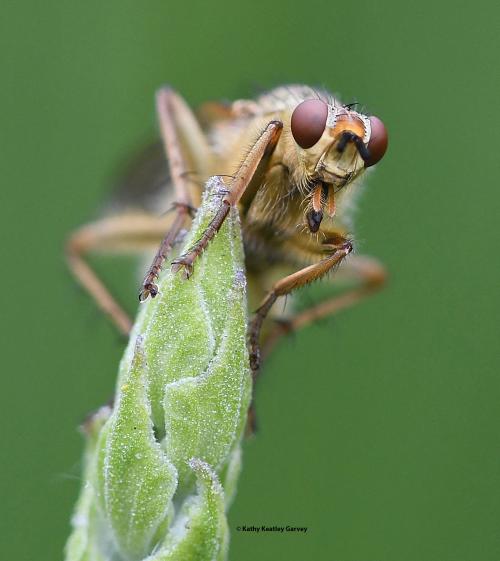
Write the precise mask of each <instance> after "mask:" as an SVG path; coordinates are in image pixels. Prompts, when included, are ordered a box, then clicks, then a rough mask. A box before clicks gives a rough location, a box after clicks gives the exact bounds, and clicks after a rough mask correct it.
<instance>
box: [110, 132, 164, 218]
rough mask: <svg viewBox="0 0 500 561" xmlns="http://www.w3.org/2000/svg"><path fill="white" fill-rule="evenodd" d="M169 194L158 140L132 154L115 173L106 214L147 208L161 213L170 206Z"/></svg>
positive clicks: (149, 210) (161, 146)
mask: <svg viewBox="0 0 500 561" xmlns="http://www.w3.org/2000/svg"><path fill="white" fill-rule="evenodd" d="M171 193H172V188H171V182H170V174H169V170H168V163H167V159H166V157H165V151H164V148H163V144H162V143H161V142H160V141H159V140H158V141H157V142H154V143H152V144H150V145H149V146H147V147H146V148H144V149H143V150H142V151H141V152H139V153H138V154H136V155H135V156H134V157H132V159H131V161H130V162H129V163H128V164H127V165H126V166H125V169H124V170H123V171H122V172H121V173H119V174H117V178H116V180H115V181H114V187H113V188H112V190H111V194H110V197H109V200H108V201H107V203H105V205H104V209H103V210H104V213H105V214H118V213H122V212H125V211H134V210H137V211H146V212H151V213H154V214H156V215H160V214H162V213H163V212H165V211H167V210H168V208H169V206H170V198H171V196H170V194H171Z"/></svg>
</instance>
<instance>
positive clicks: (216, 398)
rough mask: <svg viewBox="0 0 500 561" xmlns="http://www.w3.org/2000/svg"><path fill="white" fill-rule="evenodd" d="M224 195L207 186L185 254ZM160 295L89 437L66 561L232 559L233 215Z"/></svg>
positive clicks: (236, 298) (239, 286) (245, 387)
mask: <svg viewBox="0 0 500 561" xmlns="http://www.w3.org/2000/svg"><path fill="white" fill-rule="evenodd" d="M226 191H227V188H226V186H225V185H224V183H223V182H222V180H221V179H220V178H212V179H211V180H210V181H209V182H208V183H207V186H206V190H205V194H204V197H203V204H202V207H201V209H200V211H199V212H198V214H197V217H196V219H195V220H194V223H193V226H192V229H191V231H190V234H189V235H188V237H187V239H186V242H185V244H184V248H183V251H187V250H188V249H189V248H190V247H191V246H192V245H193V243H195V242H196V241H197V240H198V239H199V238H200V236H201V234H202V232H203V231H204V230H205V228H206V226H207V225H208V223H209V222H210V220H211V219H212V217H213V216H214V213H215V211H216V209H217V208H218V206H219V205H220V202H221V198H222V197H223V195H224V194H225V192H226ZM158 286H159V294H158V295H157V297H156V298H154V299H149V300H148V301H147V302H146V303H144V304H143V306H142V308H141V310H140V313H139V314H138V317H137V320H136V323H135V325H134V328H133V330H132V334H131V337H130V342H129V345H128V347H127V349H126V351H125V354H124V357H123V359H122V361H121V364H120V370H119V376H118V384H117V390H116V400H115V405H114V408H113V410H112V412H111V413H110V415H109V418H108V419H107V420H105V421H104V418H101V419H100V420H98V419H94V420H93V421H92V423H91V428H90V429H89V430H88V434H87V452H86V468H85V473H84V478H85V481H86V483H85V485H84V487H83V489H82V493H81V496H80V499H79V502H78V504H77V507H76V510H75V516H74V519H73V526H74V531H73V534H72V536H71V537H70V539H69V540H68V544H67V547H66V559H67V561H91V560H92V561H138V560H141V559H148V560H150V561H153V560H154V561H163V560H169V561H170V560H172V561H173V560H179V561H189V560H190V559H193V561H194V560H197V559H200V560H201V559H203V560H205V559H206V560H209V559H214V560H222V559H224V558H225V555H226V551H227V539H228V532H227V522H226V517H225V509H226V508H227V505H228V503H229V500H230V499H231V497H232V496H233V495H234V491H235V487H236V481H237V477H238V474H239V471H240V465H241V450H240V441H241V437H242V434H243V431H244V426H245V422H246V413H247V410H248V406H249V402H250V397H251V377H250V370H249V366H248V353H247V348H246V325H247V310H246V278H245V272H244V257H243V248H242V241H241V231H240V224H239V217H238V212H237V210H236V209H232V210H231V212H230V215H229V216H228V219H227V220H226V221H225V223H224V224H223V225H222V227H221V229H220V231H219V232H218V234H217V235H216V236H215V238H214V240H213V241H212V242H211V243H210V244H209V246H208V248H207V249H206V251H205V252H204V253H203V255H202V256H200V258H199V259H198V260H197V261H196V262H195V268H194V272H193V274H192V276H191V277H190V278H189V279H188V280H185V279H183V277H182V275H181V274H179V273H177V274H174V273H172V272H171V271H170V270H169V268H168V267H165V271H164V273H163V274H162V276H161V278H160V280H159V282H158ZM224 489H225V492H224Z"/></svg>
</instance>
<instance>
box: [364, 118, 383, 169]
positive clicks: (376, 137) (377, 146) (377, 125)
mask: <svg viewBox="0 0 500 561" xmlns="http://www.w3.org/2000/svg"><path fill="white" fill-rule="evenodd" d="M370 124H371V126H372V134H371V135H370V140H369V141H368V151H369V152H370V157H369V159H368V160H367V161H366V162H365V167H367V168H369V167H370V166H374V165H375V164H376V163H377V162H379V161H380V160H381V159H382V157H383V155H384V154H385V151H386V150H387V143H388V137H387V130H386V128H385V125H384V123H382V121H381V120H380V119H379V118H378V117H374V116H372V117H370Z"/></svg>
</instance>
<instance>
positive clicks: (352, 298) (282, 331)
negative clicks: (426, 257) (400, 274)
mask: <svg viewBox="0 0 500 561" xmlns="http://www.w3.org/2000/svg"><path fill="white" fill-rule="evenodd" d="M342 273H344V274H345V276H346V277H349V279H351V278H352V279H353V280H354V281H356V286H354V287H350V288H348V289H347V290H346V291H345V292H343V293H342V294H337V295H335V296H332V297H331V298H327V299H325V300H323V301H322V302H319V303H318V304H316V305H315V306H312V307H310V308H307V309H305V310H304V311H302V312H299V313H297V314H296V315H294V316H292V317H291V318H288V319H286V320H284V321H279V320H278V321H277V322H276V324H275V325H274V326H273V327H272V328H271V330H270V331H269V333H268V334H267V336H266V337H265V338H264V341H263V344H262V357H263V358H265V357H266V356H267V355H268V354H269V353H270V352H271V350H272V349H273V348H274V346H275V345H276V343H277V342H278V341H279V339H280V338H281V337H283V336H284V335H287V334H289V333H293V332H295V331H297V330H298V329H302V328H303V327H306V326H307V325H310V324H312V323H314V322H316V321H319V320H321V319H323V318H326V317H329V316H333V315H334V314H336V313H337V312H339V311H341V310H344V309H345V308H349V307H350V306H353V305H354V304H356V303H357V302H359V301H360V300H362V299H363V298H366V297H367V296H370V295H372V294H374V293H375V292H377V291H378V290H380V289H381V288H382V287H383V286H384V284H385V282H386V277H387V274H386V271H385V269H384V267H383V266H382V265H381V264H380V263H379V262H378V261H377V260H375V259H373V258H369V257H364V256H363V257H361V256H354V257H351V258H349V260H348V262H347V263H346V264H345V265H344V266H343V268H342Z"/></svg>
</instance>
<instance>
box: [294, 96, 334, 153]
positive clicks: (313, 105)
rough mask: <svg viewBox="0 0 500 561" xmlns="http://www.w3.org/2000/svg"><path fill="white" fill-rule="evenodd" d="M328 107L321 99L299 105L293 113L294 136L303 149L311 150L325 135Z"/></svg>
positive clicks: (310, 100)
mask: <svg viewBox="0 0 500 561" xmlns="http://www.w3.org/2000/svg"><path fill="white" fill-rule="evenodd" d="M327 117H328V106H327V104H326V103H325V102H324V101H321V100H320V99H308V100H306V101H303V102H302V103H299V104H298V105H297V107H296V108H295V109H294V111H293V113H292V135H293V138H294V139H295V142H296V143H297V144H298V145H299V146H300V147H301V148H304V149H305V148H311V146H314V145H315V144H316V142H318V140H319V139H320V138H321V136H322V135H323V131H324V130H325V127H326V119H327Z"/></svg>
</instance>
